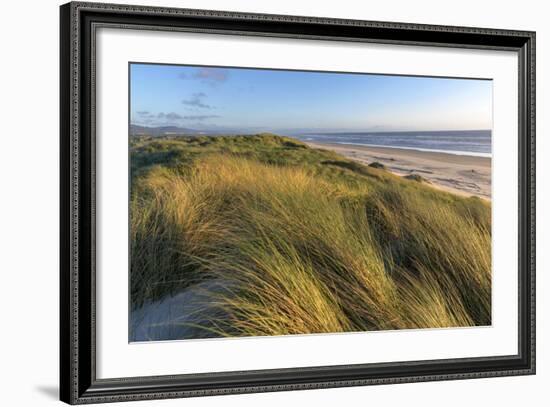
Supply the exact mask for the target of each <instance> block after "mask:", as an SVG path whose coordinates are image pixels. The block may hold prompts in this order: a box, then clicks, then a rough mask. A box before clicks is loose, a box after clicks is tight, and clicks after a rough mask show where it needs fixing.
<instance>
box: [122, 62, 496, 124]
mask: <svg viewBox="0 0 550 407" xmlns="http://www.w3.org/2000/svg"><path fill="white" fill-rule="evenodd" d="M130 70H131V77H130V87H131V90H130V92H131V93H130V103H131V105H130V111H131V113H130V115H131V118H130V121H131V123H132V124H137V125H143V126H167V125H175V126H179V127H186V128H192V129H197V130H204V131H220V132H221V131H223V132H232V131H234V132H257V131H272V132H282V133H289V134H291V133H299V132H316V131H319V132H320V131H327V132H330V131H415V130H481V129H491V128H492V81H490V80H474V79H448V78H429V77H411V76H389V75H370V74H349V73H343V74H342V73H327V72H304V71H281V70H264V69H243V68H213V67H201V66H178V65H150V64H131V66H130Z"/></svg>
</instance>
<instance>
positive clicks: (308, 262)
mask: <svg viewBox="0 0 550 407" xmlns="http://www.w3.org/2000/svg"><path fill="white" fill-rule="evenodd" d="M369 171H371V172H372V171H374V172H373V173H372V174H374V176H371V177H367V176H365V177H364V178H365V180H364V182H363V181H361V182H348V181H347V180H346V179H345V178H342V180H335V179H334V178H331V179H327V178H326V177H324V176H322V175H319V174H316V173H315V171H311V170H309V169H308V168H305V167H304V168H301V167H300V166H296V165H293V166H281V165H269V164H265V163H261V162H259V161H258V160H254V159H246V158H242V157H237V156H234V155H229V154H210V155H208V156H204V157H201V158H200V159H197V160H196V161H195V162H194V164H193V165H192V166H190V167H188V168H186V169H168V168H165V167H157V168H153V169H151V170H150V171H149V172H148V173H147V174H146V175H143V176H142V177H140V178H139V179H137V180H136V181H135V182H134V185H133V190H132V201H131V228H130V230H131V291H132V292H131V298H132V304H133V306H134V307H138V306H140V305H141V304H143V302H144V301H147V300H156V299H160V298H162V297H164V296H166V295H170V294H173V293H176V292H178V291H181V290H183V289H192V287H193V285H194V284H196V283H197V282H200V281H204V280H208V279H215V280H216V281H218V282H222V284H225V285H226V286H227V287H228V289H227V290H223V291H217V292H212V293H211V295H210V297H209V301H211V304H210V307H212V305H213V304H214V305H215V307H216V308H217V309H219V310H221V311H222V313H221V314H220V313H212V315H211V316H210V315H205V316H204V318H203V320H205V321H206V322H205V324H204V328H205V332H210V334H208V335H210V336H257V335H285V334H305V333H324V332H347V331H367V330H382V329H403V328H434V327H456V326H472V325H487V324H490V323H491V301H490V299H491V256H490V254H491V236H490V206H489V205H488V204H486V203H482V202H480V201H479V200H469V199H463V198H458V197H451V196H450V195H449V194H446V193H444V192H438V191H434V190H433V189H431V188H430V187H429V186H424V185H420V184H418V183H415V182H414V181H407V180H401V179H398V177H393V176H391V174H388V173H386V172H385V171H384V170H377V169H369ZM377 171H380V177H377V176H376V174H377V173H376V172H377ZM369 174H371V173H369ZM372 174H371V175H372ZM220 315H222V316H220ZM208 335H207V336H208Z"/></svg>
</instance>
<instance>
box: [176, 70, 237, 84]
mask: <svg viewBox="0 0 550 407" xmlns="http://www.w3.org/2000/svg"><path fill="white" fill-rule="evenodd" d="M178 77H179V78H180V79H194V80H198V81H201V82H204V83H208V84H210V85H217V84H219V83H223V82H225V81H227V79H228V77H229V72H228V71H227V69H223V68H197V70H196V71H195V72H193V73H192V74H188V73H186V72H181V73H180V74H179V75H178Z"/></svg>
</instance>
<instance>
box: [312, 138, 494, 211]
mask: <svg viewBox="0 0 550 407" xmlns="http://www.w3.org/2000/svg"><path fill="white" fill-rule="evenodd" d="M308 145H309V146H310V147H313V148H321V149H325V150H332V151H335V152H337V153H339V154H341V155H343V156H345V157H347V158H349V159H352V160H355V161H358V162H360V163H363V164H370V163H373V162H376V161H377V162H379V163H382V164H384V165H385V166H386V168H387V169H388V170H389V171H391V172H393V173H394V174H396V175H399V176H405V175H410V174H418V175H420V176H422V177H423V178H425V179H427V180H428V181H429V182H430V183H431V184H432V186H434V187H435V188H439V189H443V190H446V191H448V192H452V193H456V194H459V195H463V196H472V195H475V196H478V197H480V198H483V199H487V200H490V199H491V159H490V158H488V157H474V156H467V155H456V154H447V153H439V152H426V151H417V150H408V149H399V148H387V147H370V146H358V145H343V144H328V143H327V144H324V143H308Z"/></svg>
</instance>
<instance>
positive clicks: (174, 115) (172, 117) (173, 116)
mask: <svg viewBox="0 0 550 407" xmlns="http://www.w3.org/2000/svg"><path fill="white" fill-rule="evenodd" d="M157 118H158V119H167V120H181V119H183V116H181V115H179V114H177V113H175V112H170V113H164V112H160V113H159V114H158V115H157Z"/></svg>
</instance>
